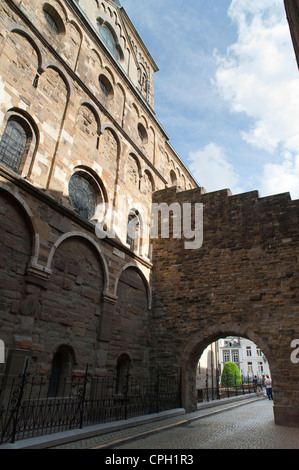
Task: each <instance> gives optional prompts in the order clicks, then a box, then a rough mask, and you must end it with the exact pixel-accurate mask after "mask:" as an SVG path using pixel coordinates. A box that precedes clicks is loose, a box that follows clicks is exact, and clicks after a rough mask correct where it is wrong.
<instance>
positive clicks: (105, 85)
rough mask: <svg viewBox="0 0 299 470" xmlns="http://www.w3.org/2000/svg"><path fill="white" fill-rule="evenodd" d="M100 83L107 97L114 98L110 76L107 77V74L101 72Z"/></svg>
mask: <svg viewBox="0 0 299 470" xmlns="http://www.w3.org/2000/svg"><path fill="white" fill-rule="evenodd" d="M99 84H100V88H101V90H102V92H103V94H104V95H105V96H106V97H107V98H112V97H113V87H112V85H111V83H110V82H109V80H108V78H107V77H105V75H103V74H101V75H100V76H99Z"/></svg>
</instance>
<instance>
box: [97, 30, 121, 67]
mask: <svg viewBox="0 0 299 470" xmlns="http://www.w3.org/2000/svg"><path fill="white" fill-rule="evenodd" d="M97 25H98V29H99V32H100V35H101V37H102V39H103V42H104V44H105V45H106V46H107V48H108V49H109V51H110V52H111V54H112V56H113V57H114V59H115V60H119V51H118V48H117V44H116V41H115V38H114V36H113V34H112V32H111V31H110V29H109V28H108V27H107V26H106V25H105V24H103V23H102V24H101V23H100V22H99V21H98V22H97Z"/></svg>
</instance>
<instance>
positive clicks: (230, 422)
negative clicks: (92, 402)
mask: <svg viewBox="0 0 299 470" xmlns="http://www.w3.org/2000/svg"><path fill="white" fill-rule="evenodd" d="M56 448H60V449H66V448H68V449H96V450H99V451H100V450H105V449H109V452H110V451H111V449H115V450H116V451H117V450H122V449H126V450H127V449H134V450H136V451H138V449H143V450H154V449H160V450H162V449H163V450H164V451H165V450H172V451H173V450H176V451H178V450H180V451H184V450H187V449H299V429H298V428H289V427H285V426H276V425H275V424H274V418H273V402H272V401H269V400H268V399H261V398H252V399H249V400H248V399H247V400H245V401H242V402H239V403H236V402H235V403H231V404H226V405H224V404H222V405H219V406H216V407H214V408H211V409H206V410H200V411H197V412H195V413H190V414H187V415H182V416H180V417H178V416H177V417H173V418H171V419H168V420H163V421H160V422H154V423H150V424H147V425H141V426H136V427H133V428H130V429H125V430H122V431H117V432H113V433H109V434H105V435H102V436H97V437H93V438H90V439H85V440H82V441H79V442H74V443H70V444H66V445H63V446H57V447H56ZM103 456H104V454H103ZM99 457H100V456H99Z"/></svg>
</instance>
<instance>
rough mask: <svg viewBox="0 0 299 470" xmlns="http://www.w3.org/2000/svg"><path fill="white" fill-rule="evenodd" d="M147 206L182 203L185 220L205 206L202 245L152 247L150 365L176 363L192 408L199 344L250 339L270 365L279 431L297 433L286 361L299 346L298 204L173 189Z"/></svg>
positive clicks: (160, 242)
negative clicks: (231, 337)
mask: <svg viewBox="0 0 299 470" xmlns="http://www.w3.org/2000/svg"><path fill="white" fill-rule="evenodd" d="M153 202H155V203H156V204H158V205H159V204H162V203H164V204H165V203H166V204H167V205H168V207H170V206H171V204H173V203H179V205H180V207H181V217H182V219H183V217H184V206H183V205H184V204H191V206H194V205H195V204H202V205H203V244H202V246H201V247H200V248H199V249H188V248H186V244H185V241H186V239H187V238H188V237H186V238H184V233H182V237H181V238H180V239H173V238H172V235H171V231H170V238H168V239H165V238H157V239H155V240H154V243H153V266H154V273H153V315H152V318H151V323H150V332H151V335H152V341H151V364H153V363H155V364H157V365H161V364H163V366H164V367H166V368H167V370H168V371H169V373H170V374H173V373H175V367H177V365H178V364H181V368H182V374H183V400H184V405H185V406H186V407H187V409H190V408H191V409H192V407H193V402H192V400H193V398H192V397H193V393H192V392H190V391H192V390H194V385H193V384H192V380H193V381H194V373H193V371H194V368H195V366H196V360H197V359H198V353H199V351H200V350H201V348H203V346H204V343H205V341H210V342H211V341H212V339H213V337H214V338H216V337H217V336H218V337H219V335H220V334H223V333H225V332H226V333H227V334H238V335H239V336H243V337H245V338H249V339H251V340H252V341H253V342H255V343H256V344H259V345H260V347H261V348H262V349H263V351H264V352H265V354H266V355H267V357H268V359H269V362H270V363H271V373H272V375H273V379H274V382H275V400H274V416H275V422H276V423H277V424H286V425H293V426H299V397H298V393H297V390H298V372H299V365H298V364H294V363H293V362H292V361H291V353H292V349H291V343H292V341H293V340H294V339H297V338H299V289H298V288H299V263H298V260H299V201H298V200H297V201H292V200H291V199H290V195H289V194H280V195H277V196H271V197H267V198H260V197H259V195H258V193H257V192H256V191H254V192H251V193H246V194H240V195H236V196H232V195H231V193H230V192H229V191H228V190H224V191H218V192H215V193H206V194H202V190H201V188H199V189H196V190H192V191H184V192H176V189H175V188H169V189H166V190H164V191H159V192H156V193H154V196H153ZM191 212H192V211H191ZM194 214H196V212H195V211H194V210H193V217H192V220H191V221H190V223H191V226H193V227H194V226H196V222H197V221H196V216H195V215H194ZM164 217H165V214H164ZM176 217H178V211H176ZM163 220H164V219H163ZM181 222H182V227H183V228H184V227H185V225H184V224H185V223H186V221H185V220H182V221H181ZM187 222H188V221H187ZM187 225H188V224H187ZM189 226H190V224H189ZM187 246H188V245H187ZM207 344H208V343H207Z"/></svg>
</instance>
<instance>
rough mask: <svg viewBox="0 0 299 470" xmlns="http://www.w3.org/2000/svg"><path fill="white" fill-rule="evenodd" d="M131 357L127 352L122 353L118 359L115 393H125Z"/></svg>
mask: <svg viewBox="0 0 299 470" xmlns="http://www.w3.org/2000/svg"><path fill="white" fill-rule="evenodd" d="M130 366H131V359H130V358H129V356H128V355H127V354H122V355H121V356H119V358H118V359H117V366H116V387H115V393H117V394H120V393H125V387H126V385H127V384H128V379H129V371H130Z"/></svg>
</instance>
